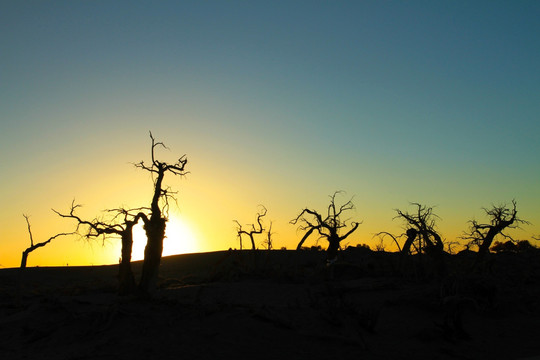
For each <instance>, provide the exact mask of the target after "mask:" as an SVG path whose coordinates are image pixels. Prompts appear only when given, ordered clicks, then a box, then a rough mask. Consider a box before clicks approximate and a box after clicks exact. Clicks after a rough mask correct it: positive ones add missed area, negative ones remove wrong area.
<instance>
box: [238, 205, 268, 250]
mask: <svg viewBox="0 0 540 360" xmlns="http://www.w3.org/2000/svg"><path fill="white" fill-rule="evenodd" d="M261 208H262V209H261V210H260V211H259V212H258V213H257V226H256V225H255V224H251V230H250V231H249V232H248V231H246V230H243V229H242V225H240V223H239V222H238V220H233V221H234V222H235V223H236V224H237V228H236V232H237V234H238V239H239V240H240V250H242V235H247V236H248V237H249V240H251V248H252V249H253V250H256V246H255V239H254V238H253V236H254V235H256V234H262V232H263V231H264V228H263V226H262V223H261V219H262V218H263V217H265V216H266V213H267V210H266V208H265V207H264V206H263V205H261Z"/></svg>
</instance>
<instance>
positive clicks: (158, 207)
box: [135, 132, 187, 294]
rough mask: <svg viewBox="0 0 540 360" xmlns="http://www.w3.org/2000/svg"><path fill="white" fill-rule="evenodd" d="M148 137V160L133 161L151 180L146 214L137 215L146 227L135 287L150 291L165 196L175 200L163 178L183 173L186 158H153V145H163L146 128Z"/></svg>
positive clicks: (165, 210) (157, 259) (165, 214)
mask: <svg viewBox="0 0 540 360" xmlns="http://www.w3.org/2000/svg"><path fill="white" fill-rule="evenodd" d="M150 139H151V140H152V147H151V159H152V161H151V163H150V164H146V163H145V162H144V161H141V162H140V163H138V164H135V166H136V167H138V168H140V169H143V170H146V171H148V172H150V174H152V178H153V182H154V194H153V196H152V201H151V203H150V216H146V215H145V214H143V215H142V216H141V218H142V219H143V221H144V230H145V231H146V237H147V243H146V247H145V249H144V263H143V269H142V275H141V282H140V284H139V289H140V290H141V292H142V293H145V294H149V293H151V292H152V291H153V290H154V289H155V288H156V285H157V279H158V273H159V264H160V263H161V254H162V252H163V239H164V238H165V226H166V222H167V220H168V210H169V200H174V201H176V198H175V197H174V195H175V194H176V193H175V192H172V191H171V190H170V188H169V187H167V188H165V187H164V184H163V179H164V177H165V174H166V173H171V174H172V175H178V176H184V175H186V174H187V171H186V170H185V167H186V165H187V158H186V156H185V155H182V156H181V157H180V158H179V159H178V160H177V161H176V162H175V163H174V164H168V163H166V162H162V161H159V160H156V157H155V150H156V148H157V147H163V148H165V149H167V147H166V146H165V144H163V143H162V142H156V141H155V139H154V137H153V136H152V132H150Z"/></svg>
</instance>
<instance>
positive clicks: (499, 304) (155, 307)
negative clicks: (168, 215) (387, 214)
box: [0, 249, 540, 359]
mask: <svg viewBox="0 0 540 360" xmlns="http://www.w3.org/2000/svg"><path fill="white" fill-rule="evenodd" d="M445 262H446V264H447V273H446V275H445V276H444V277H443V278H441V277H439V278H437V276H435V275H433V274H432V272H431V269H432V268H434V267H433V266H432V264H431V265H430V264H429V262H426V261H425V260H423V262H422V263H419V262H417V261H416V260H412V259H408V260H407V261H405V262H401V263H400V262H399V259H398V257H397V254H389V253H372V252H367V251H361V250H356V249H354V250H350V251H346V252H345V253H343V256H342V261H341V262H340V263H337V264H336V266H335V267H333V268H326V267H325V266H324V254H323V253H321V252H315V251H313V252H312V251H303V252H294V251H273V252H271V253H268V252H262V251H260V252H257V253H252V252H239V251H232V252H215V253H205V254H190V255H179V256H173V257H168V258H164V259H163V263H162V267H161V283H160V289H159V291H158V292H157V293H156V294H155V296H154V297H153V298H152V299H151V300H143V299H138V298H136V297H119V296H117V295H116V294H115V286H116V277H115V276H116V272H117V269H118V267H117V266H101V267H69V268H29V269H27V270H26V271H25V272H24V273H23V274H22V277H21V278H19V276H20V274H19V272H18V270H17V269H4V270H0V359H220V358H231V359H330V358H333V359H522V358H534V357H535V356H540V308H539V306H540V256H539V255H538V254H537V253H530V254H499V255H497V256H493V257H492V259H491V260H490V262H489V263H488V264H487V265H486V266H485V267H483V268H482V269H481V270H478V271H476V272H474V273H472V272H471V271H469V270H468V269H469V266H470V264H471V258H468V257H467V256H452V257H447V258H446V259H445ZM419 264H421V266H420V265H419ZM139 271H140V264H135V272H136V273H137V274H138V273H139ZM19 284H21V285H19ZM538 358H539V359H540V357H538Z"/></svg>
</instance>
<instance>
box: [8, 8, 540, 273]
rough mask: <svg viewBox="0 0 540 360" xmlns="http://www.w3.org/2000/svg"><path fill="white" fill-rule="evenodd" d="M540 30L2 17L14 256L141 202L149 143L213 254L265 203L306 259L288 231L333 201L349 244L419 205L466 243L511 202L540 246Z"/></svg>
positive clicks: (456, 20) (523, 16)
mask: <svg viewBox="0 0 540 360" xmlns="http://www.w3.org/2000/svg"><path fill="white" fill-rule="evenodd" d="M539 15H540V3H538V2H536V1H520V2H511V1H474V2H470V1H451V2H450V1H448V2H435V1H407V2H402V1H362V2H352V1H343V2H339V1H337V2H328V1H272V2H262V1H217V2H216V1H207V2H200V1H192V2H189V1H180V2H177V1H161V2H150V1H129V2H128V1H116V2H109V1H91V2H90V1H53V2H42V1H12V2H2V3H1V4H0V46H1V48H2V49H3V51H2V54H1V55H0V68H1V69H2V70H1V71H0V108H1V109H2V110H1V112H0V117H1V130H2V131H1V132H0V149H1V151H2V155H3V156H2V161H1V165H0V166H1V168H2V173H3V174H8V175H7V176H6V175H4V176H3V178H2V180H1V187H2V189H1V190H0V191H1V192H0V194H1V196H2V199H3V200H4V203H6V202H7V203H9V204H11V206H7V207H6V209H5V210H4V212H5V214H9V215H6V216H4V220H3V221H5V222H6V224H9V226H7V225H6V224H4V225H5V226H4V225H3V227H6V228H9V227H11V226H13V227H14V229H13V230H10V231H8V230H4V234H3V235H1V234H0V236H1V237H2V238H8V237H9V238H10V239H11V240H9V241H10V244H11V242H13V243H12V245H10V246H13V247H16V246H19V245H18V244H19V243H21V242H24V240H22V241H21V240H19V239H18V238H19V237H24V236H25V232H24V231H25V228H24V219H23V218H22V217H21V216H20V213H21V212H30V213H32V214H34V215H33V216H34V219H35V221H36V222H37V221H38V217H39V218H40V219H43V220H42V221H45V222H46V223H49V222H51V221H53V222H54V221H56V219H55V220H51V219H50V218H51V215H50V214H49V213H48V212H50V211H49V209H50V207H62V206H67V205H68V204H69V203H70V201H71V199H73V197H76V198H78V199H81V201H83V202H85V203H88V204H89V213H88V215H87V216H89V217H90V216H93V213H92V209H96V211H97V209H103V208H107V207H116V206H118V203H119V202H120V203H123V204H131V203H132V202H133V203H134V205H137V204H136V203H138V201H143V200H142V199H143V197H144V196H146V194H147V193H148V191H150V190H151V189H148V188H147V187H148V186H149V184H147V185H146V187H144V186H145V185H144V181H147V180H148V179H146V178H145V177H144V174H139V173H137V171H135V170H134V169H132V168H131V167H130V164H129V163H130V162H136V161H139V160H141V159H142V158H143V157H144V156H147V155H148V154H147V153H148V135H147V134H148V130H152V131H153V132H154V134H155V135H156V137H158V138H159V139H160V140H162V141H164V142H165V143H166V144H168V145H169V147H170V148H171V151H172V154H170V156H173V155H176V154H177V152H178V153H179V155H181V154H183V153H187V154H188V157H189V158H190V159H192V160H191V161H190V166H192V174H190V176H189V177H187V178H186V179H183V180H181V182H175V183H174V185H175V186H177V187H178V188H179V189H182V191H181V194H182V196H183V197H181V198H180V200H181V201H180V203H181V204H182V205H181V206H180V208H181V209H183V210H182V212H183V216H185V217H187V218H189V219H188V222H190V223H191V224H192V226H193V227H194V228H197V229H198V230H197V232H198V233H199V237H200V238H201V243H202V244H206V245H201V249H203V250H210V249H218V248H228V247H230V246H234V244H235V240H234V226H233V225H232V219H235V218H240V220H242V219H245V220H242V222H248V223H249V222H251V221H253V220H252V219H251V218H252V217H253V215H254V213H255V211H256V206H257V204H260V203H264V204H265V205H266V206H267V208H268V210H269V215H270V216H272V217H273V219H274V221H275V222H276V225H275V226H276V228H277V229H278V230H279V231H278V233H279V234H278V235H276V236H277V239H278V240H276V241H278V243H279V242H282V244H283V245H286V246H289V247H292V246H293V245H294V243H295V242H296V241H297V240H298V239H297V238H298V237H299V234H297V233H296V232H295V230H294V227H291V225H288V223H287V222H288V220H290V219H291V218H292V217H294V216H295V215H296V212H297V211H298V210H299V209H300V208H301V207H303V206H310V207H318V208H321V207H322V208H324V206H325V203H326V202H327V200H328V198H327V195H329V194H331V193H333V192H334V191H335V190H338V189H342V190H345V191H347V194H348V195H349V196H353V195H354V196H355V201H356V204H357V208H358V209H357V214H355V217H358V218H360V219H363V220H364V224H363V225H362V226H361V227H360V228H359V230H358V232H357V234H355V236H356V238H355V239H354V241H355V242H369V241H370V239H371V236H372V234H373V232H376V231H381V230H385V229H391V230H392V229H394V228H396V227H397V229H395V232H399V231H401V230H400V228H399V224H395V221H392V217H393V214H394V210H393V209H395V208H406V207H407V206H408V203H409V202H410V201H418V202H423V203H427V204H429V205H436V206H437V209H439V213H440V215H441V217H442V221H441V224H440V227H441V232H443V233H444V234H443V235H445V236H446V237H447V238H450V239H453V238H454V237H455V236H456V235H458V234H459V233H460V232H461V231H462V230H463V229H464V228H465V227H466V221H467V220H468V219H470V218H472V217H477V218H481V216H482V212H481V207H482V206H490V205H491V204H492V203H495V204H498V203H500V202H510V201H511V200H512V199H513V198H516V200H517V201H518V207H519V209H520V211H521V212H522V216H523V218H526V219H528V220H530V221H532V222H533V226H531V227H528V228H527V229H526V231H524V232H523V233H520V235H519V236H522V237H527V236H530V235H531V234H537V233H540V231H539V230H538V227H536V226H535V225H534V224H538V223H540V210H539V207H538V206H539V205H538V204H539V203H540V202H539V200H540V191H539V183H540V182H539V180H540V167H539V166H538V154H539V153H540V145H539V144H540V141H538V134H539V133H540V122H539V121H538V114H539V113H540V101H539V100H540V67H539V66H538V64H540V22H539V21H538V16H539ZM167 156H169V155H167ZM104 178H109V179H110V180H106V179H104ZM135 178H137V179H139V180H133V179H135ZM137 181H140V184H141V186H143V188H142V189H141V190H134V189H138V188H137V186H138V184H139V183H138V182H137ZM126 184H129V186H128V185H126ZM136 184H137V185H136ZM104 188H107V189H114V191H113V190H111V193H110V194H109V193H107V194H108V195H107V196H105V195H104V196H103V199H100V197H99V196H97V197H96V196H95V195H94V194H95V193H96V192H97V193H104V191H103V189H104ZM119 188H120V190H119ZM124 188H129V189H131V192H127V190H125V191H126V192H125V193H124V192H123V191H124V190H122V189H124ZM129 194H135V195H131V196H132V198H127V199H126V198H125V197H126V196H130V195H129ZM98 200H100V201H101V202H98ZM272 214H273V215H272ZM19 218H20V219H19ZM202 218H205V219H206V220H201V219H202ZM47 219H48V220H47ZM208 223H212V224H214V225H213V226H212V228H214V229H213V230H212V231H210V230H208V229H207V228H208V226H207V225H205V224H208ZM386 224H388V225H386ZM44 226H45V225H44ZM63 226H66V225H65V224H63V225H62V224H58V228H61V227H63ZM381 227H385V228H384V229H381ZM386 227H387V228H386ZM15 228H16V229H15ZM377 229H378V230H377ZM44 231H45V230H44ZM50 231H54V230H53V229H52V228H51V229H50ZM45 233H46V231H45ZM216 234H219V235H216ZM217 237H220V239H219V240H216V238H217ZM208 238H212V239H213V240H208ZM205 241H206V243H205ZM70 251H71V250H70ZM72 251H76V250H72ZM17 252H18V250H17ZM2 261H3V260H2V259H1V258H0V264H2ZM4 262H6V261H4Z"/></svg>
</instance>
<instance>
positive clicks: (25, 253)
mask: <svg viewBox="0 0 540 360" xmlns="http://www.w3.org/2000/svg"><path fill="white" fill-rule="evenodd" d="M23 216H24V219H25V220H26V225H27V227H28V235H29V236H30V246H29V247H28V248H26V249H25V250H24V251H23V253H22V258H21V269H24V268H26V263H27V260H28V255H29V254H30V253H31V252H32V251H34V250H36V249H39V248H40V247H43V246H45V245H47V244H49V243H50V242H51V241H53V240H54V239H56V238H57V237H60V236H66V235H73V234H74V233H73V232H71V233H59V234H56V235H54V236H51V237H50V238H48V239H47V240H45V241H42V242H38V243H34V236H33V235H32V229H31V226H30V217H29V216H28V215H26V214H23Z"/></svg>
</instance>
